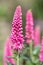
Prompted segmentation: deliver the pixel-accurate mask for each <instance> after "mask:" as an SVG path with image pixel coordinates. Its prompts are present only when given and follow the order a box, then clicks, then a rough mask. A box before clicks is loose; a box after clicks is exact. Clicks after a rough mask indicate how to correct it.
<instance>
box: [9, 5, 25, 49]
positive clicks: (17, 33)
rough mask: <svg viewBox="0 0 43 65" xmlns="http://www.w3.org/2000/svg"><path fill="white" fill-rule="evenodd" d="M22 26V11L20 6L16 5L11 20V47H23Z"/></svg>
mask: <svg viewBox="0 0 43 65" xmlns="http://www.w3.org/2000/svg"><path fill="white" fill-rule="evenodd" d="M22 30H23V28H22V11H21V6H17V8H16V10H15V13H14V17H13V22H12V31H11V36H10V38H11V41H12V49H16V50H18V49H22V48H23V41H24V39H23V34H22V33H23V31H22Z"/></svg>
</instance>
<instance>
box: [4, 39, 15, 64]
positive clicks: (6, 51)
mask: <svg viewBox="0 0 43 65" xmlns="http://www.w3.org/2000/svg"><path fill="white" fill-rule="evenodd" d="M7 56H13V54H12V49H11V40H10V39H9V38H8V39H7V40H6V43H5V48H4V57H3V61H4V63H3V64H4V65H7V64H6V61H7V60H8V61H9V62H11V63H13V64H15V63H14V59H12V58H7Z"/></svg>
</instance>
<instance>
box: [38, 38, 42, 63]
mask: <svg viewBox="0 0 43 65" xmlns="http://www.w3.org/2000/svg"><path fill="white" fill-rule="evenodd" d="M39 60H40V61H41V62H43V37H42V44H41V48H40V53H39Z"/></svg>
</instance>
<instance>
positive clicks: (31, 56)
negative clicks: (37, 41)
mask: <svg viewBox="0 0 43 65" xmlns="http://www.w3.org/2000/svg"><path fill="white" fill-rule="evenodd" d="M32 45H33V43H32V41H31V43H30V45H29V46H30V58H31V59H32V61H33V60H34V57H33V54H32V49H33V48H32Z"/></svg>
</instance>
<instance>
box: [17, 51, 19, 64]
mask: <svg viewBox="0 0 43 65" xmlns="http://www.w3.org/2000/svg"><path fill="white" fill-rule="evenodd" d="M17 65H19V52H18V55H17Z"/></svg>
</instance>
